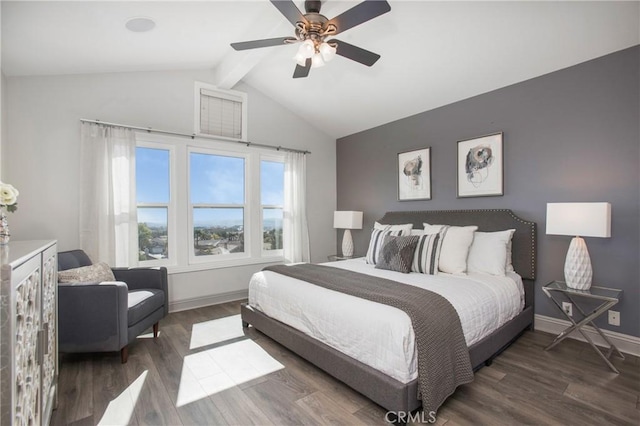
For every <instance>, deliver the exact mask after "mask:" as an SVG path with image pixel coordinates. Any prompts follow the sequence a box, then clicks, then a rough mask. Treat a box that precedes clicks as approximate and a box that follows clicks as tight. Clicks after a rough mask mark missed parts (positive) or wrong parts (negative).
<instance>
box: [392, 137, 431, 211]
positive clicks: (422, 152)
mask: <svg viewBox="0 0 640 426" xmlns="http://www.w3.org/2000/svg"><path fill="white" fill-rule="evenodd" d="M430 199H431V148H422V149H416V150H414V151H407V152H401V153H399V154H398V200H399V201H413V200H430Z"/></svg>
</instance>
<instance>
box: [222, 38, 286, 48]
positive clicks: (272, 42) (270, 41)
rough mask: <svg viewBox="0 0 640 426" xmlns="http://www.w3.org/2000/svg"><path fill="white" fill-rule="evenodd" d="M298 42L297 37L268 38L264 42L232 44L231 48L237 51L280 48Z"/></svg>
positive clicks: (254, 41)
mask: <svg viewBox="0 0 640 426" xmlns="http://www.w3.org/2000/svg"><path fill="white" fill-rule="evenodd" d="M296 41H298V40H297V39H296V38H295V37H278V38H266V39H264V40H253V41H241V42H238V43H231V47H233V48H234V49H236V50H247V49H257V48H259V47H271V46H280V45H283V44H287V43H295V42H296Z"/></svg>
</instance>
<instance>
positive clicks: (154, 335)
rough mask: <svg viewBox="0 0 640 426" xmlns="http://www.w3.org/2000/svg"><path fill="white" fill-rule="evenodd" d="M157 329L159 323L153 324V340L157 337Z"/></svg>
mask: <svg viewBox="0 0 640 426" xmlns="http://www.w3.org/2000/svg"><path fill="white" fill-rule="evenodd" d="M158 328H160V323H159V322H157V323H155V324H153V338H154V339H155V338H156V337H158Z"/></svg>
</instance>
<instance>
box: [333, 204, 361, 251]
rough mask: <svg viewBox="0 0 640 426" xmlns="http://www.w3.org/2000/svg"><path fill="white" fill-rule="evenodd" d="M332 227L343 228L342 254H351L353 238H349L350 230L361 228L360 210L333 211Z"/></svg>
mask: <svg viewBox="0 0 640 426" xmlns="http://www.w3.org/2000/svg"><path fill="white" fill-rule="evenodd" d="M333 227H334V228H336V229H344V236H343V237H342V255H343V256H345V257H351V256H353V238H351V230H352V229H362V212H351V211H337V212H333Z"/></svg>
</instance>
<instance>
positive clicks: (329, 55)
mask: <svg viewBox="0 0 640 426" xmlns="http://www.w3.org/2000/svg"><path fill="white" fill-rule="evenodd" d="M319 50H320V54H321V55H322V59H324V61H325V62H329V61H330V60H332V59H333V58H334V57H335V56H336V52H337V50H338V49H336V48H335V47H333V46H331V45H330V44H329V43H327V42H326V41H325V42H323V43H322V44H321V45H320V49H319Z"/></svg>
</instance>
